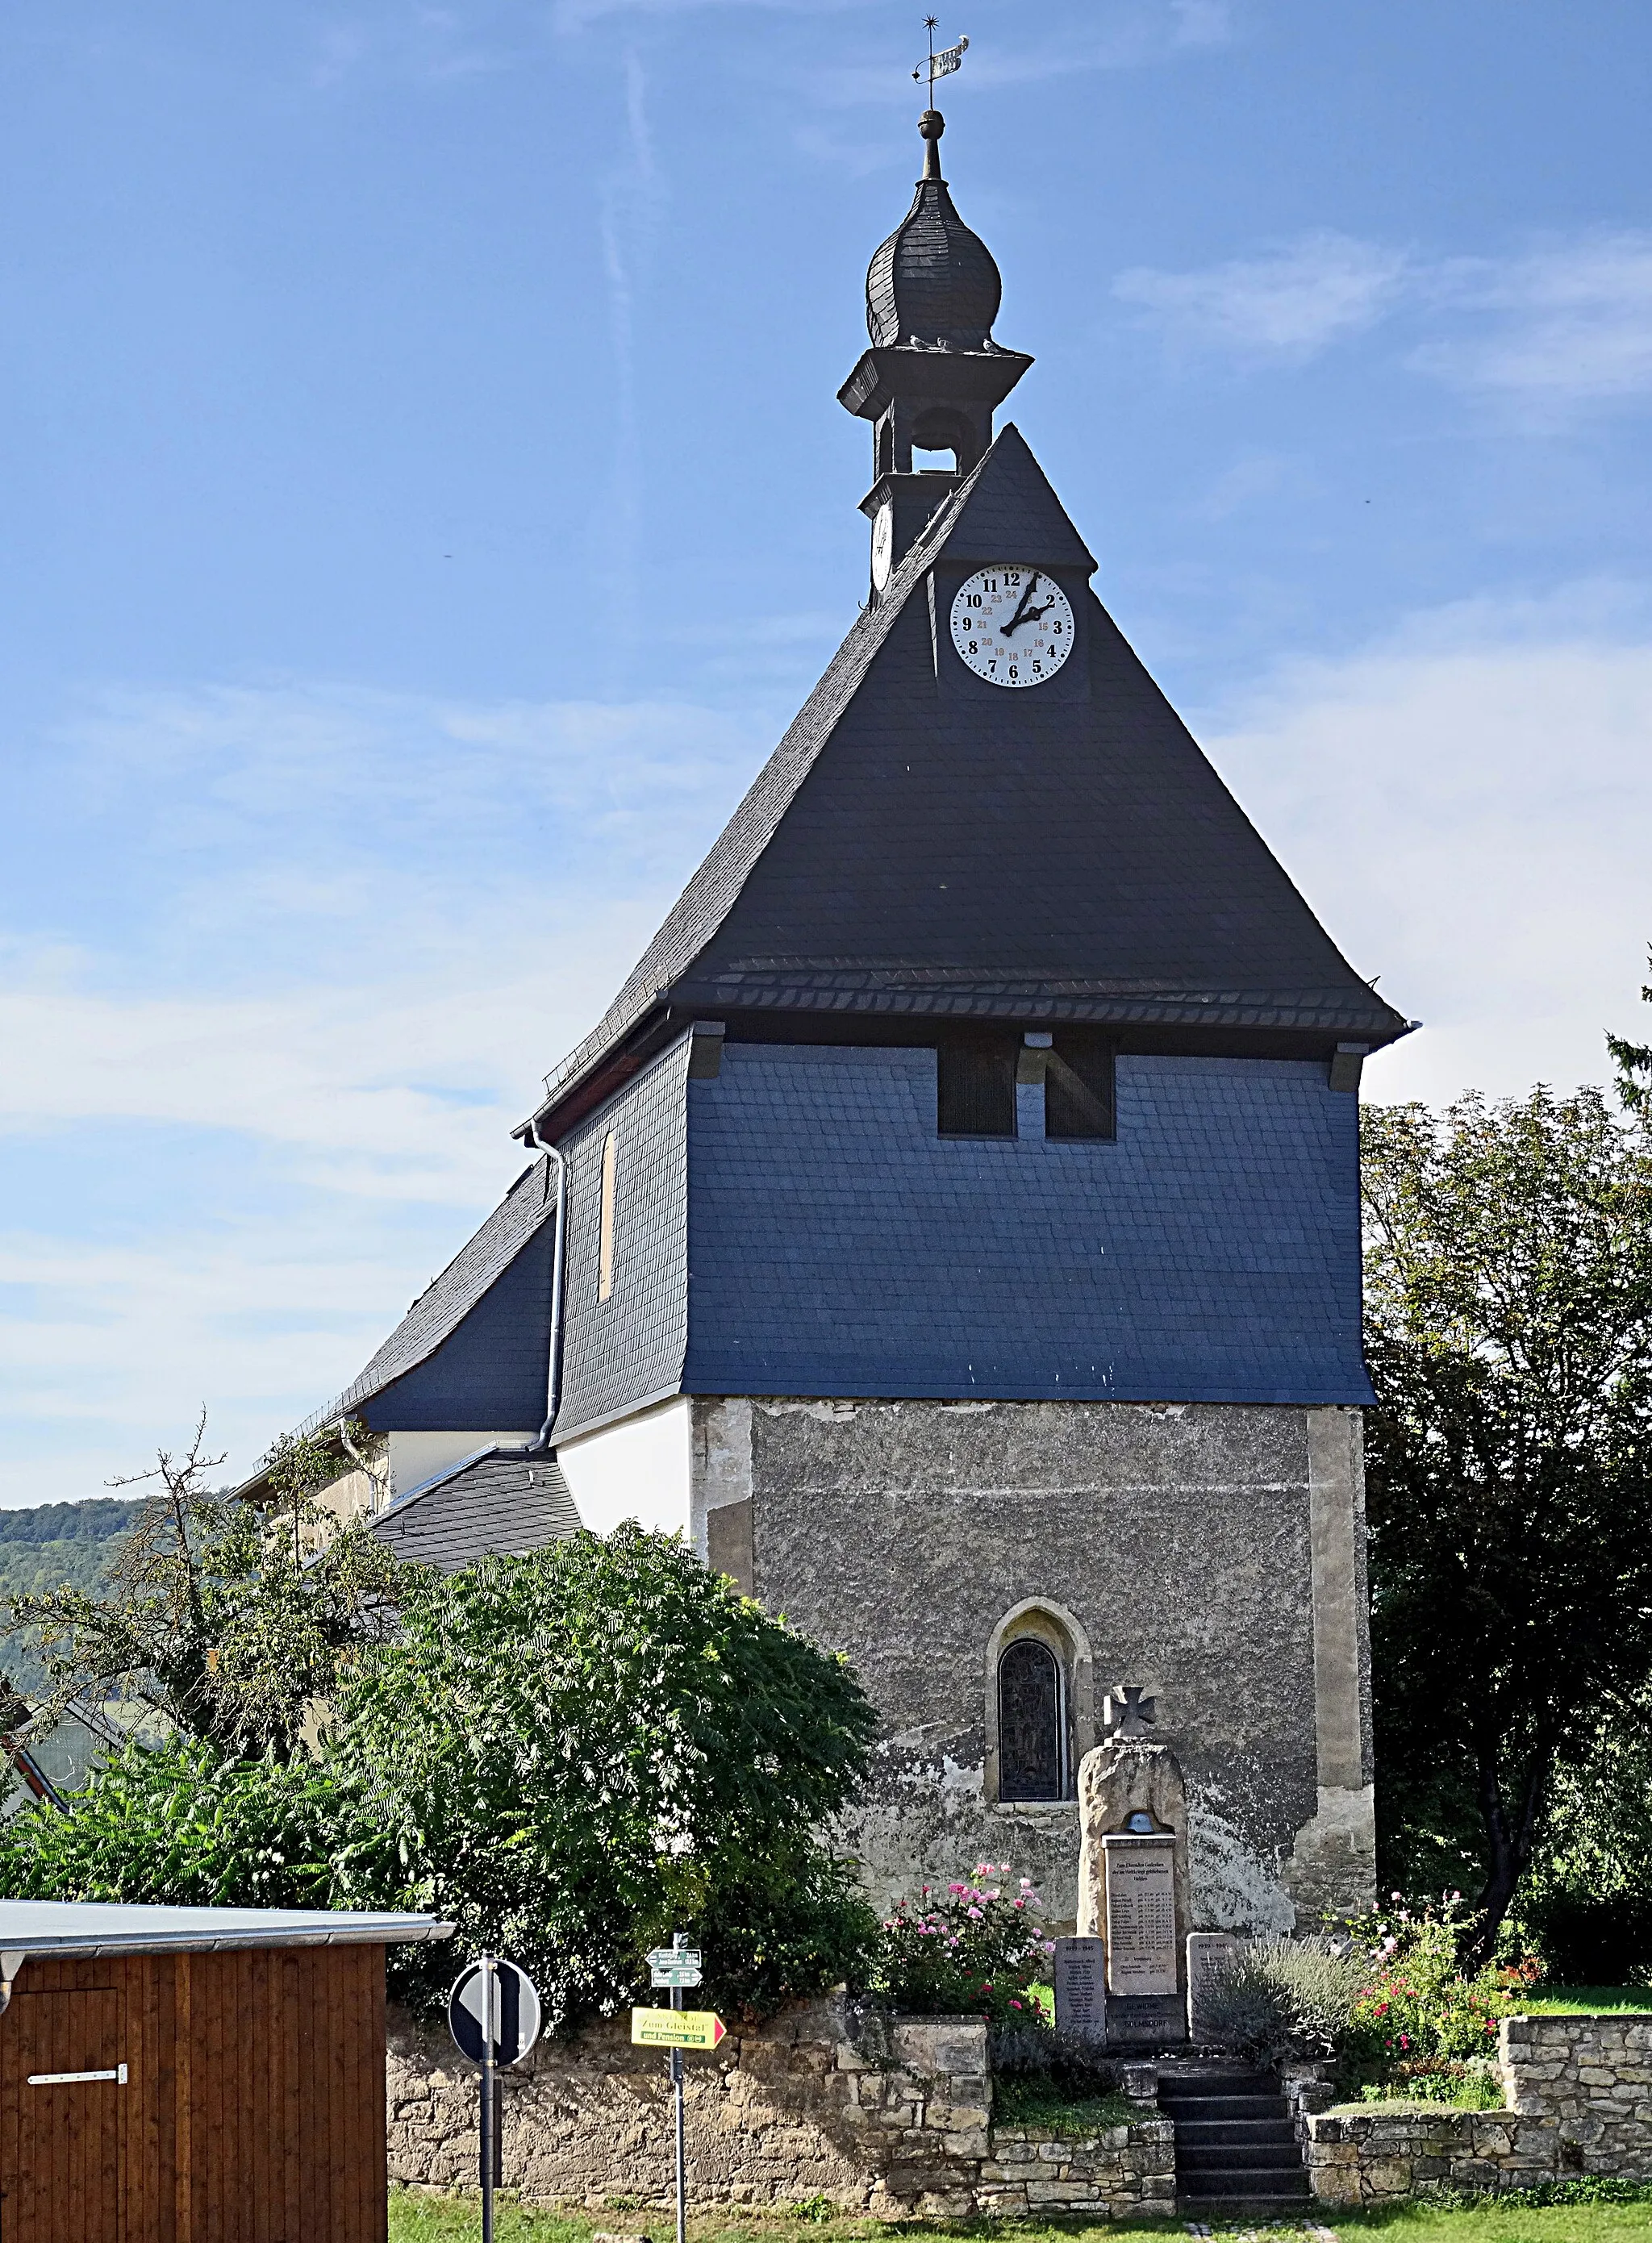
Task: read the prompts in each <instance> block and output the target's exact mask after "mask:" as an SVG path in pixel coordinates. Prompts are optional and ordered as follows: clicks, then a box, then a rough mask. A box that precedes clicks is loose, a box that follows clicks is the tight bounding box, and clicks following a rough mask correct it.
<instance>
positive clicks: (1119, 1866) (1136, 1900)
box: [1102, 1830, 1179, 1996]
mask: <svg viewBox="0 0 1652 2243" xmlns="http://www.w3.org/2000/svg"><path fill="white" fill-rule="evenodd" d="M1102 1853H1103V1855H1104V1856H1105V1859H1106V1864H1107V1869H1106V1876H1107V1990H1108V1992H1109V1994H1121V1995H1125V1996H1130V1995H1143V1994H1159V1995H1163V1994H1174V1993H1176V1992H1177V1982H1178V1977H1179V1973H1178V1971H1177V1951H1176V1948H1177V1939H1176V1840H1175V1838H1174V1837H1173V1836H1172V1835H1170V1833H1169V1832H1166V1833H1164V1834H1163V1835H1153V1836H1138V1835H1136V1833H1135V1832H1133V1831H1124V1830H1114V1831H1109V1832H1108V1833H1107V1834H1106V1835H1103V1837H1102Z"/></svg>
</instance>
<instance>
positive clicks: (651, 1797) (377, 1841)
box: [327, 1526, 875, 2019]
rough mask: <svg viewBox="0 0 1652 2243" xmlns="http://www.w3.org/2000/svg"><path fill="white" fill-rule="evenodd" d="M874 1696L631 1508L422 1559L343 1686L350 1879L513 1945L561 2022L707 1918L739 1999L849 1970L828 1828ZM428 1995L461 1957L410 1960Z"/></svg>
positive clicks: (384, 1903) (845, 1922)
mask: <svg viewBox="0 0 1652 2243" xmlns="http://www.w3.org/2000/svg"><path fill="white" fill-rule="evenodd" d="M874 1721H875V1717H874V1715H873V1710H872V1708H871V1706H870V1705H869V1704H868V1702H867V1701H866V1697H865V1695H864V1694H863V1693H862V1691H861V1689H860V1685H859V1683H858V1682H857V1681H856V1680H855V1678H854V1675H853V1672H852V1671H851V1669H850V1668H849V1667H848V1665H847V1663H846V1661H845V1660H842V1659H841V1658H838V1657H834V1656H831V1655H828V1654H826V1653H824V1652H821V1651H818V1650H817V1649H816V1648H815V1647H813V1645H812V1644H810V1643H809V1642H807V1641H806V1640H805V1639H804V1638H803V1637H802V1636H800V1635H798V1634H797V1633H794V1632H793V1631H792V1629H791V1628H790V1627H787V1626H786V1623H785V1621H784V1620H772V1619H771V1618H770V1617H769V1616H768V1615H767V1614H766V1613H765V1612H764V1611H763V1610H762V1609H761V1607H760V1606H758V1605H756V1604H754V1603H752V1602H751V1601H750V1600H747V1599H745V1598H742V1597H741V1596H740V1595H739V1594H738V1592H737V1591H736V1590H735V1589H734V1588H733V1587H732V1585H731V1584H730V1583H729V1582H728V1581H727V1580H725V1579H724V1578H722V1577H721V1576H720V1575H718V1574H715V1573H711V1572H709V1571H708V1570H707V1568H706V1567H705V1566H703V1565H702V1564H701V1563H700V1562H699V1560H698V1558H696V1556H695V1555H694V1553H692V1552H691V1551H690V1550H688V1549H685V1548H684V1546H683V1545H682V1544H681V1543H680V1542H679V1541H678V1540H676V1539H672V1538H668V1537H665V1536H661V1535H657V1534H647V1533H644V1532H642V1531H641V1530H640V1529H638V1528H637V1527H635V1526H623V1527H621V1528H619V1529H618V1530H617V1532H614V1533H613V1534H612V1535H610V1537H609V1538H608V1539H606V1540H603V1539H599V1538H598V1537H597V1536H596V1535H593V1534H579V1535H576V1536H574V1537H573V1538H572V1539H570V1540H568V1541H565V1542H560V1543H557V1544H555V1545H553V1546H551V1547H550V1548H549V1549H546V1550H543V1551H539V1552H536V1553H534V1554H533V1555H532V1556H530V1557H526V1558H520V1559H502V1558H489V1559H483V1560H482V1562H481V1563H480V1564H478V1565H476V1566H471V1567H469V1568H467V1569H466V1571H465V1572H463V1573H459V1574H455V1575H453V1576H451V1577H449V1578H448V1579H446V1580H441V1579H436V1580H428V1581H427V1582H426V1583H425V1584H424V1585H423V1586H421V1588H420V1589H419V1590H418V1591H417V1593H415V1595H414V1596H413V1597H412V1598H411V1599H410V1600H408V1602H407V1603H406V1604H405V1606H404V1607H403V1611H402V1627H401V1633H400V1634H399V1635H398V1636H397V1638H396V1640H394V1642H388V1643H385V1644H382V1645H381V1646H379V1647H376V1648H374V1649H373V1650H372V1651H370V1652H368V1653H367V1654H364V1655H363V1657H362V1659H361V1662H360V1664H359V1666H358V1667H357V1668H356V1669H355V1671H354V1673H353V1674H352V1675H351V1677H350V1679H349V1681H347V1684H346V1686H345V1687H344V1688H343V1690H342V1691H341V1694H340V1698H339V1702H338V1709H337V1716H336V1719H335V1721H334V1725H333V1727H332V1728H331V1730H330V1732H329V1741H328V1746H327V1761H328V1766H329V1768H331V1769H332V1771H333V1773H334V1776H335V1778H336V1780H337V1781H338V1782H340V1783H341V1786H343V1787H344V1788H347V1790H349V1791H350V1793H351V1794H352V1795H353V1797H354V1799H355V1800H356V1801H357V1802H359V1805H360V1808H361V1826H360V1827H361V1832H362V1834H363V1835H362V1839H361V1843H360V1844H359V1845H358V1846H356V1847H355V1848H354V1849H352V1850H351V1852H350V1853H349V1855H348V1858H347V1860H343V1861H342V1862H341V1872H340V1878H339V1883H338V1886H337V1890H338V1893H339V1896H340V1898H341V1899H347V1900H349V1901H351V1902H353V1903H355V1904H358V1905H373V1906H379V1907H388V1906H398V1907H407V1908H419V1909H425V1910H435V1912H436V1913H437V1914H439V1915H442V1916H451V1917H452V1918H453V1919H454V1920H455V1922H456V1923H458V1925H459V1927H460V1943H461V1944H462V1945H465V1946H468V1947H469V1948H471V1949H473V1950H474V1949H475V1948H476V1947H478V1946H480V1945H482V1943H493V1944H494V1945H496V1946H498V1947H500V1948H502V1950H504V1951H505V1952H506V1953H508V1954H510V1955H513V1956H515V1957H517V1958H518V1959H520V1960H521V1961H522V1962H523V1963H524V1964H525V1965H526V1966H527V1967H528V1968H529V1970H530V1972H531V1973H532V1975H533V1976H534V1977H535V1979H536V1982H537V1983H538V1984H539V1985H540V1988H541V1991H542V1993H543V1995H544V1996H545V1997H546V1999H547V2002H548V2006H549V2011H550V2015H551V2017H553V2019H560V2018H562V2017H570V2016H577V2015H579V2014H581V2013H585V2012H590V2011H612V2010H614V2009H616V2008H617V2007H618V2006H620V2005H621V2004H623V2003H624V2002H625V2001H627V2000H629V1999H630V1998H631V1997H632V1996H633V1995H635V1994H637V1992H638V1991H640V1990H642V1989H643V1988H644V1986H645V1984H646V1977H647V1974H646V1970H645V1969H644V1960H643V1958H644V1956H645V1955H646V1953H647V1950H649V1949H650V1948H651V1947H652V1946H654V1945H656V1944H657V1943H660V1942H661V1941H666V1942H667V1943H669V1939H670V1935H671V1933H672V1932H673V1931H677V1930H690V1931H694V1932H697V1933H698V1935H699V1937H700V1940H701V1942H702V1943H703V1945H704V1947H705V1951H706V1957H707V1963H708V1972H709V1974H710V1977H709V1983H711V1985H712V1987H713V1990H715V1991H716V1992H718V1994H719V1995H720V1996H721V1997H723V1998H725V1999H728V2000H731V2001H732V2002H734V2003H736V2004H738V2005H740V2006H750V2007H753V2008H757V2009H765V2008H769V2007H772V2005H773V2004H774V2003H775V2002H776V2001H778V2000H779V1998H780V1997H781V1996H782V1995H783V1994H786V1993H788V1992H791V1993H800V1992H806V1991H812V1990H816V1989H818V1988H819V1987H821V1986H823V1985H829V1984H833V1983H835V1982H836V1981H837V1980H838V1979H839V1978H841V1977H843V1976H844V1975H845V1972H846V1970H848V1969H850V1968H852V1967H853V1962H854V1958H855V1957H857V1956H858V1955H859V1954H860V1953H861V1952H863V1951H864V1950H865V1949H866V1946H867V1945H868V1943H870V1941H871V1940H872V1938H873V1936H874V1934H875V1922H874V1919H873V1917H872V1916H871V1913H870V1911H869V1910H867V1909H866V1905H865V1903H864V1902H862V1901H861V1900H860V1897H859V1895H858V1889H857V1887H856V1883H855V1880H854V1874H853V1867H852V1865H851V1864H848V1863H846V1862H840V1861H839V1860H837V1859H836V1858H835V1857H834V1856H833V1855H832V1854H831V1853H830V1852H828V1851H827V1849H826V1848H825V1847H824V1846H823V1845H822V1844H821V1843H820V1842H819V1839H818V1838H817V1836H816V1835H815V1833H816V1829H817V1827H818V1825H819V1823H820V1822H822V1821H823V1820H824V1819H825V1818H826V1817H828V1816H830V1815H833V1814H834V1813H835V1812H836V1811H837V1810H838V1809H839V1808H840V1807H842V1806H843V1805H844V1804H845V1802H846V1800H847V1799H848V1797H849V1796H850V1795H851V1793H852V1791H853V1789H854V1788H855V1787H856V1785H857V1784H858V1782H859V1780H860V1776H861V1775H862V1773H863V1771H864V1768H865V1766H866V1751H867V1746H868V1743H869V1741H870V1739H871V1737H872V1734H873V1728H874ZM447 1969H448V1957H445V1956H437V1955H429V1954H427V1953H426V1952H425V1950H423V1949H414V1950H408V1951H407V1953H406V1954H405V1955H404V1956H403V1957H401V1971H402V1974H403V1976H402V1980H401V1983H402V1984H403V1986H404V1988H405V1989H406V1990H408V1992H410V1993H411V1994H412V1995H413V1996H414V1997H415V1998H428V1997H429V1996H431V1995H432V1994H434V1993H435V1991H436V1990H437V1987H438V1981H439V1980H440V1978H441V1977H442V1976H443V1975H444V1974H445V1973H446V1971H447Z"/></svg>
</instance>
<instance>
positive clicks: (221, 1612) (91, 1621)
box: [0, 1412, 410, 1758]
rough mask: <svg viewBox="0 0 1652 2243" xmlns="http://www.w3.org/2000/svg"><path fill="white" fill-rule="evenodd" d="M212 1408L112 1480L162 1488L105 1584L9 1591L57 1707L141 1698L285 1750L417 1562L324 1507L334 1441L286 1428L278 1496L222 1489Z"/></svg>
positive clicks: (247, 1741)
mask: <svg viewBox="0 0 1652 2243" xmlns="http://www.w3.org/2000/svg"><path fill="white" fill-rule="evenodd" d="M205 1438H206V1415H205V1412H203V1413H202V1415H201V1417H200V1418H199V1420H198V1421H197V1424H196V1426H195V1431H194V1435H193V1438H192V1440H191V1443H190V1445H189V1447H188V1449H187V1450H185V1451H184V1452H182V1453H177V1454H175V1453H173V1452H171V1451H168V1450H163V1451H162V1452H160V1454H159V1455H158V1458H157V1459H156V1463H155V1468H154V1470H153V1471H152V1472H143V1473H138V1474H135V1475H134V1476H132V1477H131V1478H127V1479H123V1480H117V1481H116V1482H114V1483H113V1485H116V1486H119V1487H147V1488H149V1489H150V1490H151V1492H150V1493H149V1495H148V1497H147V1499H145V1502H144V1504H143V1505H142V1508H141V1509H140V1510H139V1512H138V1516H137V1519H136V1520H135V1521H134V1523H133V1525H132V1526H131V1530H130V1532H128V1533H126V1534H125V1536H124V1537H123V1538H122V1539H121V1541H120V1543H119V1545H118V1547H117V1549H116V1552H115V1554H114V1556H113V1557H112V1558H111V1560H110V1561H109V1564H108V1567H107V1573H106V1577H105V1581H104V1583H103V1584H102V1586H99V1587H95V1588H91V1589H86V1588H82V1587H79V1586H75V1585H73V1584H65V1585H64V1586H60V1587H57V1588H53V1589H47V1590H44V1591H42V1592H40V1593H37V1594H33V1595H25V1596H19V1597H14V1598H11V1599H9V1600H5V1603H4V1606H3V1610H0V1620H3V1624H4V1625H5V1626H6V1627H11V1628H16V1629H17V1630H19V1631H20V1632H21V1633H23V1635H24V1640H25V1641H27V1642H29V1643H30V1644H31V1646H32V1647H33V1649H34V1652H35V1655H36V1656H37V1659H38V1660H39V1661H40V1663H41V1665H42V1666H43V1667H44V1670H45V1673H46V1675H47V1678H48V1687H49V1692H50V1695H49V1698H48V1701H47V1710H48V1712H50V1709H51V1707H53V1706H61V1705H64V1704H66V1703H67V1702H68V1701H70V1700H71V1699H72V1698H76V1697H80V1696H85V1695H90V1696H93V1697H98V1698H107V1697H119V1698H123V1699H125V1700H126V1701H129V1702H131V1703H136V1704H138V1705H139V1706H142V1707H145V1708H149V1709H150V1710H151V1711H152V1712H153V1713H155V1714H158V1716H159V1717H160V1719H161V1720H162V1721H163V1722H164V1723H165V1724H166V1725H167V1726H169V1727H171V1728H175V1729H176V1730H178V1731H179V1733H180V1734H183V1735H185V1736H191V1737H204V1738H212V1739H214V1740H216V1741H219V1742H220V1743H224V1744H226V1745H227V1746H228V1747H229V1748H231V1749H233V1750H234V1751H236V1752H238V1753H242V1754H246V1755H250V1756H252V1757H253V1758H257V1757H258V1756H259V1755H261V1754H263V1753H264V1752H266V1750H269V1749H273V1750H274V1751H275V1752H276V1753H277V1754H278V1755H280V1756H283V1757H285V1756H286V1755H289V1754H290V1753H291V1752H292V1751H293V1748H294V1746H295V1745H296V1743H297V1741H298V1739H299V1737H300V1734H301V1732H302V1730H303V1728H304V1726H305V1724H306V1722H307V1721H308V1720H309V1719H311V1718H312V1717H313V1715H314V1711H315V1709H316V1708H318V1706H320V1704H322V1703H324V1702H325V1701H327V1700H328V1699H330V1698H331V1697H332V1695H333V1694H334V1691H335V1689H336V1688H337V1686H338V1681H339V1677H340V1674H341V1669H342V1668H343V1667H345V1666H346V1665H347V1663H348V1661H349V1660H351V1658H353V1657H354V1654H355V1652H356V1650H357V1649H358V1647H360V1646H361V1644H362V1643H364V1642H367V1641H371V1640H373V1639H374V1637H375V1636H378V1635H381V1634H383V1633H386V1632H387V1631H388V1629H389V1628H390V1627H393V1626H394V1606H395V1600H396V1599H397V1597H398V1596H400V1595H401V1593H403V1591H404V1587H405V1584H406V1582H407V1580H408V1579H409V1578H410V1569H408V1568H407V1567H405V1566H401V1565H400V1564H399V1563H398V1562H397V1560H396V1559H395V1558H394V1557H393V1556H392V1554H391V1553H390V1552H389V1551H388V1550H387V1549H386V1548H385V1546H383V1544H382V1543H381V1542H379V1541H378V1540H377V1539H375V1538H374V1536H373V1535H372V1534H370V1533H369V1532H367V1529H366V1528H365V1526H360V1525H355V1526H343V1527H341V1526H339V1524H338V1522H337V1521H336V1520H335V1519H332V1518H330V1517H329V1516H328V1515H327V1513H325V1512H322V1511H321V1510H320V1508H319V1506H318V1505H317V1504H316V1502H315V1495H316V1493H317V1492H318V1491H319V1490H320V1488H322V1487H324V1486H325V1485H327V1482H328V1481H329V1480H330V1479H332V1478H334V1477H335V1476H336V1473H337V1471H338V1464H337V1458H336V1452H334V1450H333V1449H332V1448H331V1447H330V1446H329V1445H327V1443H325V1442H321V1441H293V1440H286V1441H283V1442H282V1443H281V1444H280V1445H279V1446H278V1448H277V1450H276V1452H275V1457H274V1462H273V1468H272V1471H271V1473H270V1479H271V1485H272V1488H273V1503H272V1504H271V1505H269V1506H267V1507H260V1506H259V1505H253V1504H250V1503H246V1502H243V1501H240V1500H239V1499H237V1498H236V1497H234V1496H233V1495H225V1494H222V1493H219V1492H214V1491H213V1490H212V1488H211V1486H210V1485H209V1484H208V1483H209V1479H210V1476H211V1474H212V1472H215V1471H216V1470H217V1468H218V1467H219V1465H221V1464H222V1463H223V1461H224V1460H223V1458H221V1457H214V1456H208V1455H206V1453H205V1452H204V1449H203V1443H204V1441H205Z"/></svg>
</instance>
